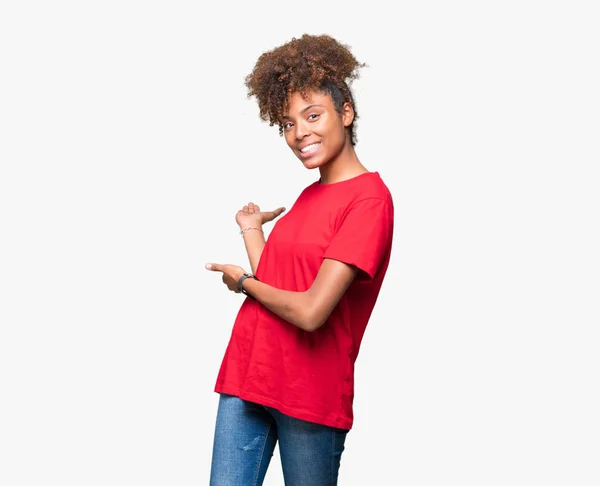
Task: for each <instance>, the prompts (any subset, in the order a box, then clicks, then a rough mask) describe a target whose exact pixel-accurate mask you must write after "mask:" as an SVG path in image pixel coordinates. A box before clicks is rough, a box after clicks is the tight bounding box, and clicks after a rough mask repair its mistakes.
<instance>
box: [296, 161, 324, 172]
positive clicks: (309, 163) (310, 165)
mask: <svg viewBox="0 0 600 486" xmlns="http://www.w3.org/2000/svg"><path fill="white" fill-rule="evenodd" d="M300 162H302V165H304V167H306V168H307V169H308V170H312V169H317V168H318V167H321V166H323V165H325V164H326V163H327V162H322V161H320V160H301V161H300Z"/></svg>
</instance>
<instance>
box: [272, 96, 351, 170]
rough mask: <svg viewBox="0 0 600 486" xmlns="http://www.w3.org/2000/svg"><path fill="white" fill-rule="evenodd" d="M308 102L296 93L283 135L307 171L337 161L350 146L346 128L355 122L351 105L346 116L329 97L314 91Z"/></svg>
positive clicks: (292, 99) (290, 101)
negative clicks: (337, 109)
mask: <svg viewBox="0 0 600 486" xmlns="http://www.w3.org/2000/svg"><path fill="white" fill-rule="evenodd" d="M309 95H310V96H309V99H308V101H306V100H304V99H302V96H301V95H300V93H298V92H296V93H292V94H291V95H290V98H289V106H288V107H287V110H286V111H285V112H284V113H283V117H282V124H283V134H284V136H285V140H286V142H287V144H288V145H289V147H290V148H291V149H292V151H293V152H294V154H295V155H296V157H298V158H299V159H300V160H301V161H302V163H303V164H304V166H305V167H306V168H307V169H314V168H316V167H319V166H322V165H324V164H326V163H327V162H329V161H331V160H332V159H334V158H336V157H337V156H338V155H339V153H340V152H341V151H342V149H343V148H344V146H345V145H346V144H349V143H350V140H349V134H348V133H347V130H346V127H348V126H350V124H351V123H352V120H353V119H354V111H353V110H352V106H351V105H350V103H344V106H343V108H342V113H341V114H340V113H338V112H337V111H336V110H335V106H334V104H333V99H332V98H331V96H330V95H329V94H327V93H320V92H317V91H311V92H310V93H309Z"/></svg>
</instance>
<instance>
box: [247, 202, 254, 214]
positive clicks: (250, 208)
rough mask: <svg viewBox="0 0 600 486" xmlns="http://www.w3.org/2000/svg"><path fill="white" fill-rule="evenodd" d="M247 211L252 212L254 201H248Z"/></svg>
mask: <svg viewBox="0 0 600 486" xmlns="http://www.w3.org/2000/svg"><path fill="white" fill-rule="evenodd" d="M248 212H249V213H250V214H254V203H251V202H250V203H248Z"/></svg>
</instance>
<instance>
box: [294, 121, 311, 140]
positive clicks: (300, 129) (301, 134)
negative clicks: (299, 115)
mask: <svg viewBox="0 0 600 486" xmlns="http://www.w3.org/2000/svg"><path fill="white" fill-rule="evenodd" d="M309 133H310V130H309V129H308V126H307V125H305V124H304V123H302V122H298V123H296V139H298V140H302V139H303V138H305V137H306V136H307V135H308V134H309Z"/></svg>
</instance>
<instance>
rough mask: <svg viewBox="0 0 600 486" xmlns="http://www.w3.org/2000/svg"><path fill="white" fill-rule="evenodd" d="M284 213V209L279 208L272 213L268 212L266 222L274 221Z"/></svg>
mask: <svg viewBox="0 0 600 486" xmlns="http://www.w3.org/2000/svg"><path fill="white" fill-rule="evenodd" d="M284 211H285V208H284V207H280V208H277V209H274V210H273V211H269V212H268V213H267V218H268V221H271V220H273V219H275V218H276V217H277V216H279V215H280V214H281V213H283V212H284Z"/></svg>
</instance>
